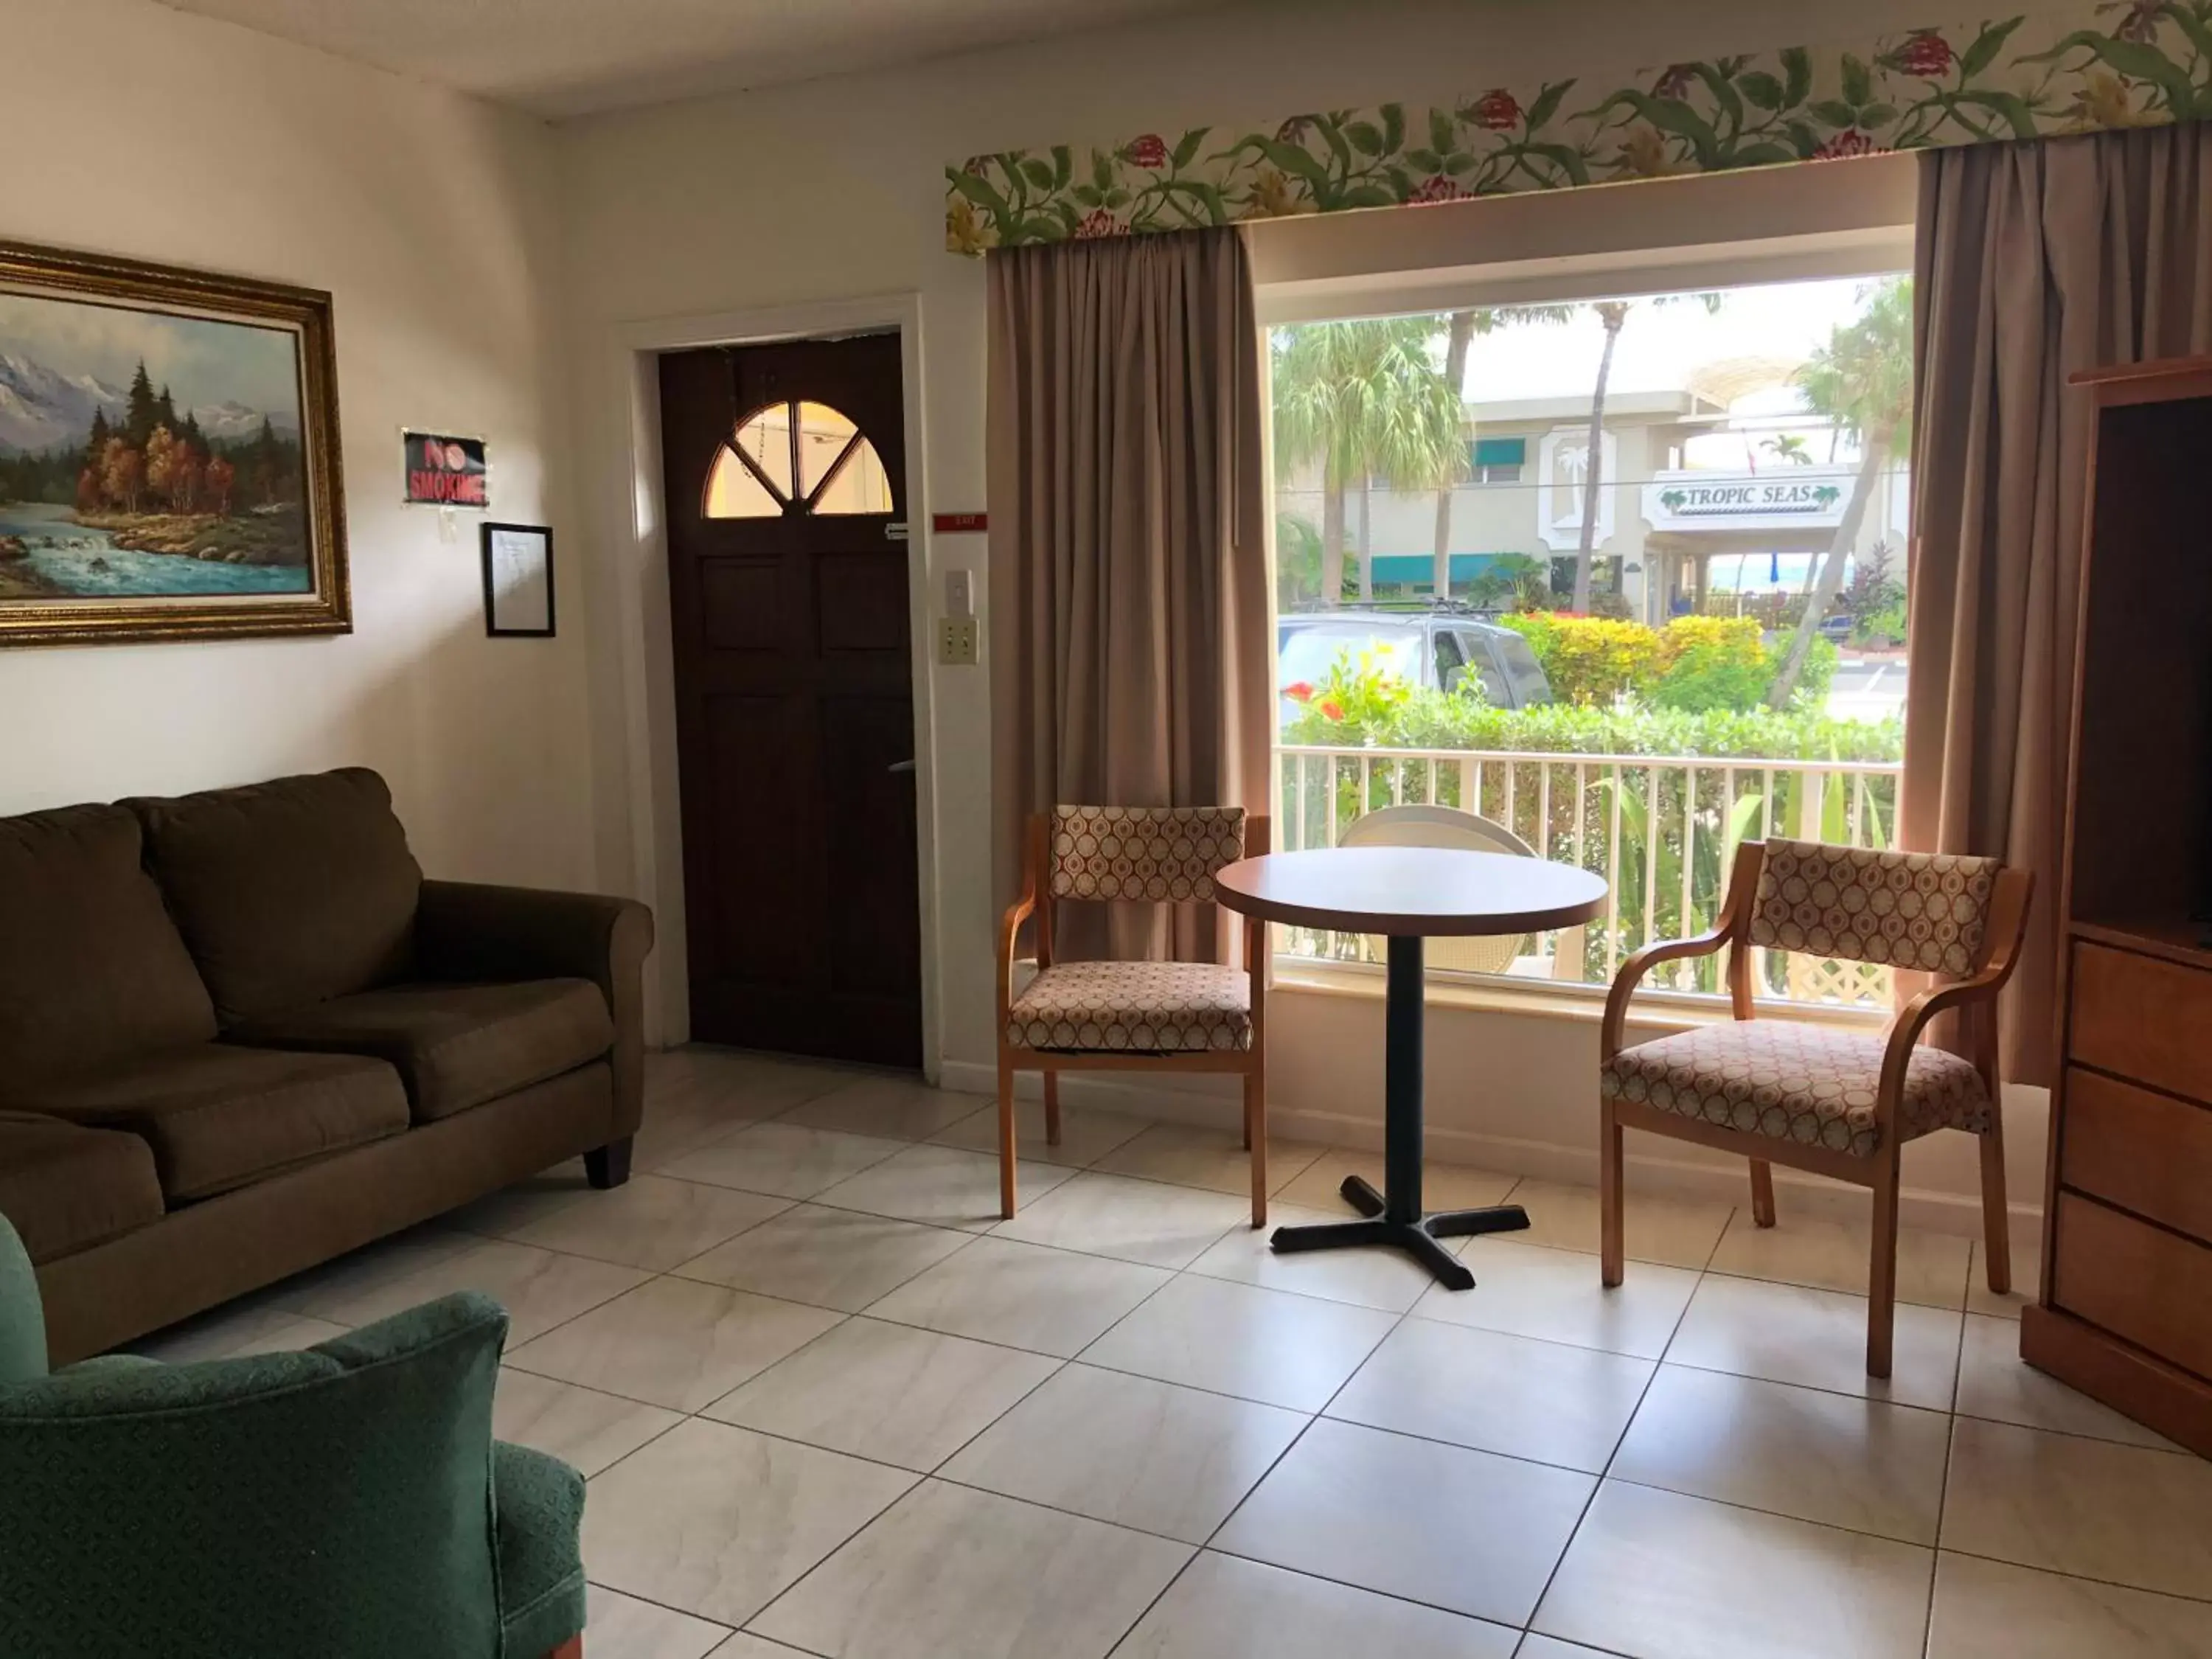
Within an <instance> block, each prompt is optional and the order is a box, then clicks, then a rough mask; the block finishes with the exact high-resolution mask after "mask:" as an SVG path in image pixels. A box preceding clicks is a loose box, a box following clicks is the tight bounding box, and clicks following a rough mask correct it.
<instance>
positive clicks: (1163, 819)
mask: <svg viewBox="0 0 2212 1659" xmlns="http://www.w3.org/2000/svg"><path fill="white" fill-rule="evenodd" d="M1266 851H1267V819H1266V818H1264V817H1246V816H1245V813H1244V811H1243V808H1241V807H1227V806H1224V807H1211V806H1127V807H1123V806H1061V807H1056V808H1054V811H1052V812H1050V813H1049V814H1047V813H1042V812H1040V813H1038V814H1036V816H1035V817H1032V818H1030V823H1029V833H1028V836H1027V847H1026V849H1025V852H1024V859H1023V866H1024V867H1023V873H1022V896H1021V897H1019V898H1018V899H1017V900H1015V901H1014V902H1013V904H1012V906H1011V907H1010V908H1008V909H1007V911H1006V919H1005V921H1003V922H1002V923H1001V924H1000V933H999V1208H1000V1213H1001V1214H1003V1215H1005V1216H1006V1217H1008V1218H1012V1215H1013V1213H1014V1201H1015V1192H1014V1160H1015V1152H1014V1073H1016V1072H1018V1071H1020V1072H1040V1073H1043V1076H1044V1121H1045V1139H1046V1141H1047V1142H1048V1144H1050V1145H1052V1146H1058V1145H1059V1144H1060V1073H1062V1072H1074V1071H1128V1072H1226V1073H1233V1074H1235V1075H1237V1076H1240V1077H1242V1078H1243V1079H1244V1145H1245V1146H1246V1147H1247V1148H1249V1151H1250V1152H1251V1154H1252V1225H1254V1226H1255V1227H1261V1226H1265V1225H1267V1044H1266V1041H1265V1038H1266V1030H1267V975H1266V973H1265V971H1264V969H1265V967H1266V963H1267V928H1266V927H1263V926H1261V925H1259V924H1256V923H1255V924H1248V925H1247V926H1246V927H1245V929H1244V966H1243V967H1242V968H1237V967H1223V966H1221V965H1219V964H1218V963H1210V962H1067V963H1062V962H1057V961H1055V960H1054V956H1053V913H1054V909H1055V908H1056V907H1057V906H1058V905H1060V903H1062V902H1066V901H1069V900H1075V901H1079V902H1111V901H1121V902H1140V903H1152V904H1170V903H1179V902H1212V898H1213V878H1214V875H1215V874H1216V872H1218V871H1220V870H1221V869H1223V868H1224V867H1225V866H1228V865H1231V864H1234V863H1235V862H1237V860H1239V859H1241V858H1244V857H1246V856H1248V855H1255V856H1256V855H1257V854H1261V853H1264V852H1266ZM1031 918H1034V920H1035V924H1036V925H1035V933H1036V963H1037V974H1036V978H1035V979H1034V980H1032V981H1030V983H1029V985H1028V986H1027V987H1024V989H1023V991H1022V992H1021V994H1019V995H1016V994H1015V993H1014V979H1013V975H1014V946H1015V940H1016V938H1017V936H1018V934H1019V933H1020V932H1021V927H1022V923H1023V922H1024V921H1029V920H1030V919H1031Z"/></svg>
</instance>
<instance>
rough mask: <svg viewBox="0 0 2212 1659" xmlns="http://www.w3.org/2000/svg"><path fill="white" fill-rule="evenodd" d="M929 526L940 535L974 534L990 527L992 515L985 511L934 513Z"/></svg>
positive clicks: (930, 516) (931, 515)
mask: <svg viewBox="0 0 2212 1659" xmlns="http://www.w3.org/2000/svg"><path fill="white" fill-rule="evenodd" d="M929 527H930V528H931V529H932V530H933V531H935V532H937V533H938V534H939V535H940V536H972V535H975V534H976V533H977V532H981V531H985V530H987V529H989V528H990V527H991V526H990V515H989V514H988V513H931V514H930V515H929Z"/></svg>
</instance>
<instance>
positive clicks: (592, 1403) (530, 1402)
mask: <svg viewBox="0 0 2212 1659" xmlns="http://www.w3.org/2000/svg"><path fill="white" fill-rule="evenodd" d="M683 1420H684V1419H683V1418H682V1416H681V1415H680V1414H678V1413H675V1412H671V1411H667V1410H664V1409H663V1408H662V1407H659V1406H647V1405H645V1404H642V1403H641V1402H640V1401H635V1400H623V1399H620V1398H617V1396H616V1395H611V1394H599V1393H595V1392H593V1391H592V1389H580V1388H578V1387H576V1386H575V1385H574V1383H557V1382H556V1381H554V1380H553V1379H552V1378H551V1377H550V1376H532V1374H531V1373H530V1372H528V1371H519V1370H515V1369H514V1367H513V1366H512V1365H502V1366H501V1367H500V1372H499V1391H498V1393H497V1394H496V1395H495V1396H494V1398H493V1401H492V1413H491V1431H492V1433H493V1434H495V1435H496V1436H497V1437H499V1438H500V1439H501V1440H512V1441H513V1442H514V1443H516V1444H517V1445H522V1446H534V1447H536V1448H537V1449H538V1450H539V1451H542V1452H545V1453H548V1454H550V1455H552V1456H555V1457H557V1458H560V1459H561V1460H562V1462H566V1463H571V1464H574V1466H575V1468H576V1469H577V1471H578V1473H580V1474H583V1475H586V1477H588V1476H591V1475H594V1474H598V1473H599V1471H600V1470H601V1469H604V1468H606V1467H607V1466H608V1465H609V1464H611V1463H614V1462H619V1461H620V1460H621V1459H623V1458H624V1457H627V1456H629V1455H630V1453H632V1452H634V1451H635V1450H636V1449H638V1448H639V1447H640V1446H642V1445H643V1444H645V1443H646V1442H647V1441H648V1440H650V1439H652V1438H653V1437H654V1436H656V1435H659V1434H663V1433H665V1432H666V1431H668V1430H670V1429H672V1428H674V1427H675V1426H676V1425H678V1423H680V1422H682V1421H683Z"/></svg>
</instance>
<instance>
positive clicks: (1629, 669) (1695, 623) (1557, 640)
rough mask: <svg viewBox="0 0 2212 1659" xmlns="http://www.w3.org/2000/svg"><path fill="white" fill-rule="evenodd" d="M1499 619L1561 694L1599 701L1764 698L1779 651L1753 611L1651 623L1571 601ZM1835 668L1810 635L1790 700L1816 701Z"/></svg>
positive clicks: (1826, 649) (1831, 655)
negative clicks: (1561, 607)
mask: <svg viewBox="0 0 2212 1659" xmlns="http://www.w3.org/2000/svg"><path fill="white" fill-rule="evenodd" d="M1498 622H1499V623H1500V624H1501V625H1503V626H1504V627H1506V628H1510V629H1513V631H1514V632H1515V633H1516V634H1518V635H1521V636H1522V638H1523V639H1525V640H1527V641H1528V648H1529V649H1530V650H1531V651H1533V652H1534V653H1535V655H1536V661H1537V663H1538V664H1539V665H1541V667H1542V668H1543V671H1544V676H1545V678H1547V679H1548V680H1550V681H1551V683H1552V695H1553V696H1554V697H1556V698H1557V699H1559V701H1560V702H1571V703H1583V704H1603V703H1610V702H1613V701H1615V700H1616V699H1618V698H1620V697H1621V696H1631V697H1634V698H1636V699H1637V700H1638V701H1639V702H1648V703H1650V704H1651V705H1653V706H1654V707H1655V708H1680V709H1687V710H1691V711H1692V712H1696V711H1701V710H1719V709H1738V710H1742V709H1752V708H1758V707H1759V704H1760V703H1762V702H1765V699H1766V694H1767V690H1768V689H1769V688H1770V687H1771V685H1772V684H1774V676H1775V674H1776V672H1777V671H1778V670H1779V669H1780V668H1781V666H1782V658H1781V653H1780V652H1779V651H1778V650H1776V649H1773V648H1771V647H1769V646H1768V645H1767V644H1766V641H1765V634H1764V632H1763V630H1762V629H1761V627H1760V624H1759V620H1758V619H1757V618H1756V617H1675V618H1674V621H1672V622H1670V623H1668V624H1667V625H1666V627H1664V628H1662V629H1657V630H1656V631H1655V630H1653V629H1649V628H1646V627H1645V626H1644V624H1643V623H1634V622H1622V621H1620V620H1618V619H1616V618H1613V617H1585V616H1583V615H1580V614H1579V613H1577V612H1575V611H1522V612H1520V613H1518V614H1517V615H1514V616H1510V617H1499V618H1498ZM1835 674H1836V647H1834V645H1833V644H1832V643H1831V642H1829V641H1826V640H1815V641H1814V644H1813V653H1812V655H1811V656H1810V657H1809V658H1808V659H1807V660H1806V665H1805V670H1804V672H1803V674H1802V676H1801V677H1800V678H1799V680H1798V695H1797V696H1796V699H1795V702H1796V704H1797V705H1798V706H1800V707H1803V708H1819V707H1820V705H1821V704H1822V703H1823V702H1826V699H1827V695H1828V686H1829V683H1830V682H1831V681H1832V680H1833V679H1834V678H1835Z"/></svg>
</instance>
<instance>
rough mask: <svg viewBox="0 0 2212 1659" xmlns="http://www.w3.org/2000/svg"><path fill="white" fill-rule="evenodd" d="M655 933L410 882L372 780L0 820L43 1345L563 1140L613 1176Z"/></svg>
mask: <svg viewBox="0 0 2212 1659" xmlns="http://www.w3.org/2000/svg"><path fill="white" fill-rule="evenodd" d="M652 942H653V918H652V915H651V913H650V912H648V911H647V909H646V908H644V907H643V906H642V905H640V904H635V903H633V902H629V901H628V900H624V899H613V898H600V897H596V896H589V895H584V894H574V893H554V892H543V891H538V890H531V889H526V888H516V887H489V886H477V885H473V884H465V883H459V882H443V881H426V880H424V879H423V878H422V871H421V869H420V868H419V867H418V866H417V865H416V862H415V859H414V855H413V854H411V853H410V852H409V851H408V848H407V838H406V834H405V831H404V830H403V829H401V827H400V824H399V821H398V818H397V817H395V816H393V813H392V797H391V793H390V792H389V791H388V790H387V789H386V787H385V785H384V781H383V780H382V779H381V778H380V777H378V776H377V775H376V774H374V772H368V771H363V770H360V769H349V770H344V771H337V772H325V773H322V774H319V775H315V776H312V777H298V778H283V779H279V780H277V781H274V782H271V783H264V784H255V785H252V786H249V787H244V788H239V789H221V790H215V791H211V792H210V793H205V794H198V795H186V796H182V797H179V798H178V799H167V800H130V801H124V802H119V803H118V804H116V805H105V806H70V807H64V808H61V809H59V810H58V811H48V812H34V813H32V814H30V815H28V816H27V817H16V818H6V819H0V1214H4V1215H6V1217H7V1218H8V1219H9V1221H10V1222H11V1223H13V1224H14V1225H15V1231H17V1232H18V1233H19V1234H21V1236H22V1238H23V1242H24V1243H25V1244H26V1245H27V1247H28V1248H29V1250H30V1254H31V1259H32V1261H33V1262H34V1263H36V1264H37V1267H38V1274H39V1285H40V1291H42V1293H43V1295H44V1297H45V1301H46V1324H47V1337H48V1341H49V1344H50V1346H51V1347H52V1354H53V1358H54V1360H55V1362H56V1363H57V1364H59V1363H63V1362H65V1361H68V1360H70V1359H74V1358H78V1357H80V1356H82V1355H85V1354H89V1353H96V1352H100V1351H101V1350H103V1349H106V1348H108V1347H111V1346H114V1345H115V1344H117V1343H118V1342H123V1341H126V1340H129V1339H131V1338H132V1337H135V1336H138V1335H142V1334H144V1333H146V1332H148V1331H150V1330H154V1329H156V1328H159V1327H161V1326H163V1325H166V1324H168V1323H170V1322H173V1321H175V1320H178V1319H181V1318H183V1317H185V1316H186V1315H189V1314H193V1313H197V1312H199V1311H200V1310H203V1309H205V1308H209V1307H212V1306H214V1305H215V1304H217V1303H220V1302H222V1301H224V1300H226V1299H227V1298H228V1297H234V1296H237V1295H239V1294H240V1293H242V1292H244V1291H251V1290H253V1289H256V1288H258V1286H261V1285H267V1284H270V1283H271V1282H273V1281H274V1280H276V1279H281V1278H283V1276H284V1275H286V1274H287V1273H296V1272H298V1271H299V1270H301V1268H303V1267H313V1266H314V1265H315V1264H316V1263H318V1262H320V1261H327V1260H329V1259H330V1258H331V1257H332V1256H335V1255H339V1254H341V1253H343V1252H344V1251H346V1250H349V1249H355V1248H356V1247H357V1246H359V1245H362V1244H365V1243H368V1242H370V1241H371V1240H373V1239H375V1238H378V1237H382V1236H384V1235H385V1234H387V1233H392V1232H395V1231H398V1230H399V1229H401V1228H404V1227H408V1226H411V1225H414V1224H416V1223H417V1222H420V1221H424V1220H427V1219H428V1218H431V1217H434V1216H435V1215H437V1214H439V1213H440V1212H443V1211H445V1210H448V1209H451V1208H452V1207H453V1206H456V1205H459V1204H462V1203H465V1202H466V1201H467V1200H471V1199H473V1198H477V1197H480V1196H482V1195H483V1194H486V1193H489V1192H491V1191H494V1190H495V1189H496V1188H500V1187H502V1186H504V1185H506V1184H507V1183H508V1182H513V1181H516V1180H519V1179H520V1178H521V1177H523V1176H527V1175H530V1174H532V1172H534V1171H537V1170H543V1169H544V1168H546V1167H547V1166H549V1165H550V1164H557V1163H560V1162H562V1160H564V1159H567V1158H573V1157H574V1156H576V1155H577V1154H578V1153H582V1154H583V1155H584V1158H585V1161H586V1172H587V1174H588V1176H589V1177H590V1180H591V1182H592V1185H593V1186H595V1187H611V1186H616V1185H618V1184H619V1183H620V1182H623V1180H625V1179H626V1178H627V1177H628V1175H629V1146H630V1137H631V1135H632V1134H633V1133H635V1130H636V1128H637V1127H638V1121H639V1118H640V1115H641V1110H642V1104H643V1102H642V1095H643V1085H644V1077H643V1070H644V1049H643V1038H642V1032H641V999H642V994H643V993H642V987H643V974H642V968H643V963H644V959H645V955H646V952H647V950H648V949H650V948H651V945H652Z"/></svg>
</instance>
